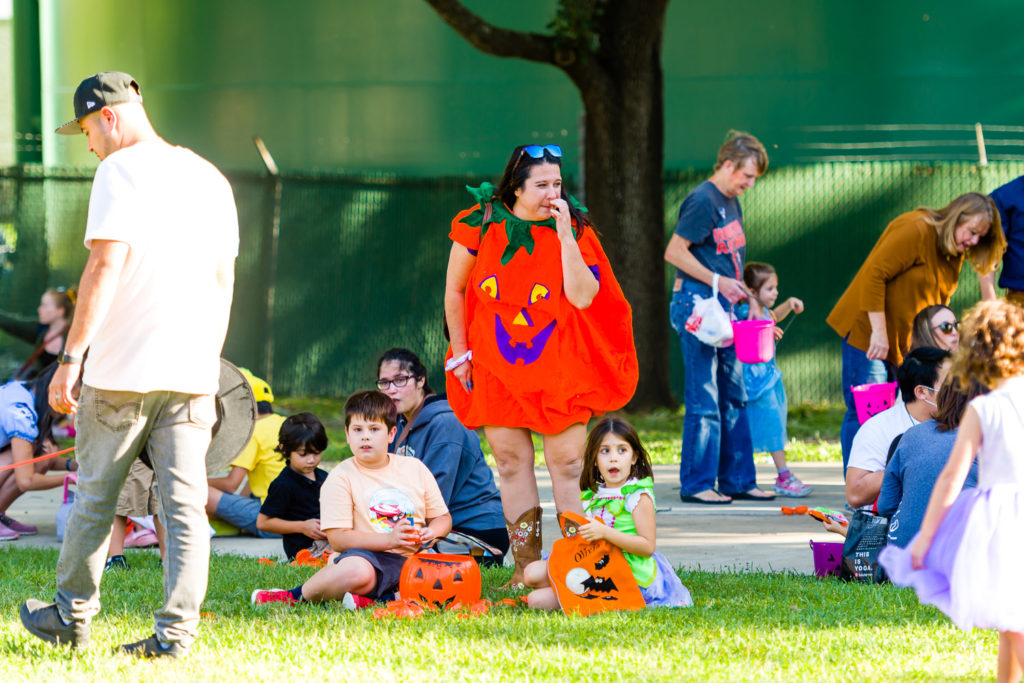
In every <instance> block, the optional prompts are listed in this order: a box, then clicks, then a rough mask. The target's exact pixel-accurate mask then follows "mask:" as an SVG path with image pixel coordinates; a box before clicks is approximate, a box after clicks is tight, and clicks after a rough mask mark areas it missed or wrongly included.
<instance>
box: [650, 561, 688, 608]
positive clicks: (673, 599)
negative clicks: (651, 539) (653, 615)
mask: <svg viewBox="0 0 1024 683" xmlns="http://www.w3.org/2000/svg"><path fill="white" fill-rule="evenodd" d="M653 557H654V564H655V565H656V566H657V567H658V573H657V575H656V576H655V577H654V581H652V582H651V585H650V586H647V587H646V588H643V587H641V588H640V592H641V593H642V594H643V596H644V602H646V603H647V606H648V607H691V606H692V605H693V598H691V597H690V591H688V590H687V589H686V586H684V585H683V582H682V581H680V580H679V576H677V575H676V572H675V570H674V569H672V565H671V564H669V563H668V559H667V558H666V557H665V556H664V555H662V554H661V553H654V555H653Z"/></svg>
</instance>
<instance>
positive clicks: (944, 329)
mask: <svg viewBox="0 0 1024 683" xmlns="http://www.w3.org/2000/svg"><path fill="white" fill-rule="evenodd" d="M932 329H933V330H938V331H939V332H941V333H942V334H953V330H959V329H960V321H959V320H954V321H953V322H949V321H948V320H947V321H946V322H944V323H939V324H938V325H936V326H935V327H933V328H932Z"/></svg>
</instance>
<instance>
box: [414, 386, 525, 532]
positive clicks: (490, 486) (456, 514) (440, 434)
mask: <svg viewBox="0 0 1024 683" xmlns="http://www.w3.org/2000/svg"><path fill="white" fill-rule="evenodd" d="M407 427H408V425H407V424H406V419H405V416H404V415H399V416H398V433H397V434H396V435H395V441H394V443H396V444H399V446H398V448H397V449H396V452H397V453H398V455H408V456H412V457H414V458H418V459H420V460H422V461H423V464H424V465H426V466H427V469H429V470H430V472H431V473H432V474H433V475H434V478H435V479H437V485H438V487H440V489H441V495H442V496H444V502H445V503H446V504H447V505H448V511H449V512H450V513H451V516H452V529H454V530H455V531H467V532H471V531H474V530H477V531H483V530H487V529H504V528H505V517H504V515H503V514H502V511H501V496H500V494H499V493H498V488H497V487H496V486H495V485H494V475H493V474H491V468H490V467H488V466H487V461H486V460H484V454H483V451H482V450H480V438H479V437H478V436H477V435H476V433H475V432H471V431H469V430H468V429H466V428H465V427H463V426H462V423H461V422H459V419H458V418H457V417H455V413H453V412H452V409H451V406H449V405H448V399H447V398H445V396H444V395H434V396H428V397H427V399H426V400H425V401H424V402H423V407H422V408H421V409H420V412H419V414H418V415H416V418H415V420H413V423H412V426H411V427H408V429H409V435H408V436H406V437H405V438H404V439H403V433H404V432H405V430H406V428H407Z"/></svg>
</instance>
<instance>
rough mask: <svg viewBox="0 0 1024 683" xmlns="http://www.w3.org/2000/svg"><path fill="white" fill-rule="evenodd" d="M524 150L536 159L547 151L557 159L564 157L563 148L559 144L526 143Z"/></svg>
mask: <svg viewBox="0 0 1024 683" xmlns="http://www.w3.org/2000/svg"><path fill="white" fill-rule="evenodd" d="M523 151H524V152H526V153H527V154H529V155H530V156H531V157H533V158H534V159H540V158H541V157H542V156H544V152H547V153H548V154H550V155H551V156H553V157H555V158H556V159H561V158H562V148H561V147H559V146H558V145H526V146H525V147H523Z"/></svg>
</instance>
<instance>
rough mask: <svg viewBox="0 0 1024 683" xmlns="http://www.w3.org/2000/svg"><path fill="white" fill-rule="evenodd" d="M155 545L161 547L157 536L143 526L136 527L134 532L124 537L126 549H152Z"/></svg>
mask: <svg viewBox="0 0 1024 683" xmlns="http://www.w3.org/2000/svg"><path fill="white" fill-rule="evenodd" d="M154 545H160V542H159V541H158V540H157V537H156V534H154V533H153V532H152V531H150V530H149V529H146V528H144V527H141V526H137V527H135V530H134V531H132V532H131V533H130V534H128V535H127V536H125V537H124V547H125V548H151V547H153V546H154Z"/></svg>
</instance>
